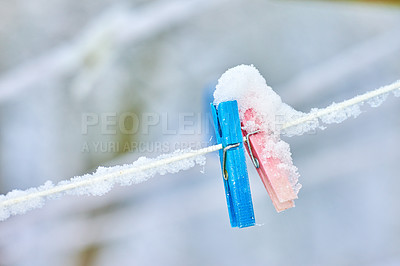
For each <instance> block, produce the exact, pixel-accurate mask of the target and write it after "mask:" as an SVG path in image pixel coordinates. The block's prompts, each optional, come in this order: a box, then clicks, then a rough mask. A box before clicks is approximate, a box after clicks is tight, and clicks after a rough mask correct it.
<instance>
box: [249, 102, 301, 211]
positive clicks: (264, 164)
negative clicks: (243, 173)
mask: <svg viewBox="0 0 400 266" xmlns="http://www.w3.org/2000/svg"><path fill="white" fill-rule="evenodd" d="M256 117H257V116H256V114H255V112H254V111H253V110H252V109H249V110H247V111H246V112H245V115H244V120H243V121H242V124H245V123H248V122H250V123H251V124H253V125H259V124H260V122H259V121H258V120H257V118H256ZM242 132H243V136H245V138H246V150H247V152H248V154H249V156H250V158H251V159H252V161H253V164H254V166H255V167H256V170H257V172H258V174H259V175H260V178H261V180H262V182H263V184H264V186H265V188H266V189H267V192H268V194H269V196H270V198H271V200H272V203H273V204H274V207H275V209H276V210H277V211H278V212H281V211H283V210H286V209H289V208H292V207H294V199H297V195H296V193H295V192H294V190H293V188H292V186H291V184H290V181H289V176H288V173H287V171H286V170H285V169H283V168H282V167H280V165H281V164H282V162H281V160H279V159H278V158H274V157H271V156H267V155H266V154H265V153H266V151H265V147H266V145H267V143H268V140H269V139H271V136H269V135H268V133H267V132H263V131H260V130H256V131H254V132H247V131H246V130H244V129H242Z"/></svg>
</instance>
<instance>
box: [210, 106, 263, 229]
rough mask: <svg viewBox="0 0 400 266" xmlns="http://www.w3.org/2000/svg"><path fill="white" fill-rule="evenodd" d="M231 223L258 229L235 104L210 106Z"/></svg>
mask: <svg viewBox="0 0 400 266" xmlns="http://www.w3.org/2000/svg"><path fill="white" fill-rule="evenodd" d="M211 111H212V115H213V120H214V128H215V135H216V139H217V142H218V143H221V144H222V147H223V148H222V150H220V152H219V156H220V160H221V169H222V176H223V180H224V187H225V195H226V201H227V205H228V212H229V219H230V222H231V226H232V227H239V228H243V227H248V226H253V225H255V218H254V210H253V202H252V199H251V192H250V184H249V177H248V174H247V167H246V160H245V155H244V147H243V137H242V132H241V126H240V119H239V110H238V105H237V102H236V101H227V102H222V103H220V104H219V105H218V108H216V106H215V105H213V104H211Z"/></svg>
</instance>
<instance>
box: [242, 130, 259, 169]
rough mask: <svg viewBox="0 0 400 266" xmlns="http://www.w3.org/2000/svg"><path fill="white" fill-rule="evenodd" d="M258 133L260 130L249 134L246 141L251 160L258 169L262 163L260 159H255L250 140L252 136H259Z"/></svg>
mask: <svg viewBox="0 0 400 266" xmlns="http://www.w3.org/2000/svg"><path fill="white" fill-rule="evenodd" d="M258 132H260V130H256V131H254V132H250V133H248V134H247V135H246V140H245V141H246V143H247V147H248V148H249V155H250V158H251V160H252V161H253V164H254V166H255V167H256V168H257V169H258V168H260V162H259V161H258V159H257V158H256V157H254V155H253V150H252V148H251V145H250V141H249V138H250V136H251V135H254V134H257V133H258Z"/></svg>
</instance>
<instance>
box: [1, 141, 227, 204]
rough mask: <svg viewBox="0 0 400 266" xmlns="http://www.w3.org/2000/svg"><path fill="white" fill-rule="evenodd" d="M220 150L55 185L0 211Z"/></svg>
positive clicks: (204, 150) (214, 148)
mask: <svg viewBox="0 0 400 266" xmlns="http://www.w3.org/2000/svg"><path fill="white" fill-rule="evenodd" d="M220 149H222V144H218V145H214V146H209V147H206V148H202V149H199V150H193V151H189V152H187V153H183V154H178V155H175V156H172V157H168V158H164V159H160V160H157V161H155V162H150V163H147V164H144V165H141V166H138V167H133V168H127V169H117V170H116V171H114V172H110V173H105V174H104V175H100V176H96V177H93V178H90V179H84V180H80V181H77V182H72V183H68V184H62V185H57V186H55V187H52V188H49V189H46V190H43V191H38V192H34V193H30V194H28V195H24V196H20V197H15V198H11V199H6V200H3V201H1V202H0V210H1V209H2V208H6V207H9V206H12V205H17V204H20V203H24V202H28V201H31V200H34V199H39V198H43V197H48V196H51V195H55V194H58V193H60V192H65V191H70V190H74V189H77V188H80V187H86V186H90V185H94V184H98V183H101V182H103V181H107V180H110V179H117V178H119V177H120V176H123V175H129V174H134V173H138V172H143V171H146V170H149V169H153V168H160V167H162V166H165V165H168V164H171V163H174V162H178V161H182V160H185V159H190V158H194V157H198V156H201V155H204V154H207V153H210V152H214V151H217V150H220Z"/></svg>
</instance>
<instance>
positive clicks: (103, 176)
mask: <svg viewBox="0 0 400 266" xmlns="http://www.w3.org/2000/svg"><path fill="white" fill-rule="evenodd" d="M191 152H192V150H190V149H186V150H177V151H175V152H173V153H170V154H163V155H160V156H158V157H157V158H155V159H149V158H145V157H141V158H139V159H138V160H137V161H135V162H134V163H132V164H125V165H121V166H119V165H118V166H113V167H102V166H100V167H99V168H97V170H96V172H94V173H93V174H86V175H83V176H76V177H73V178H71V179H70V180H67V181H61V182H59V183H58V184H57V185H54V184H53V183H52V182H51V181H47V182H46V183H45V184H44V185H42V186H40V187H38V188H30V189H27V190H13V191H11V192H9V193H7V195H0V221H3V220H5V219H7V218H9V217H10V216H11V215H16V214H24V213H26V212H27V211H30V210H32V209H36V208H41V207H42V206H43V205H44V203H45V201H46V200H47V199H55V198H59V197H61V196H62V195H65V194H68V195H93V196H102V195H104V194H105V193H107V192H109V191H110V190H111V189H112V188H113V186H114V185H116V184H119V185H121V186H129V185H132V184H139V183H142V182H144V181H147V180H148V179H149V178H151V177H153V176H154V175H155V174H160V175H165V174H167V173H177V172H179V171H182V170H187V169H190V168H192V167H193V166H195V165H196V164H198V165H204V164H205V162H206V159H205V156H204V155H196V156H193V157H189V158H184V159H183V160H179V161H176V162H169V163H165V164H164V163H161V162H162V161H161V160H163V159H168V158H172V157H177V156H179V155H183V154H187V153H191ZM148 166H151V167H148ZM16 199H18V201H15V200H16Z"/></svg>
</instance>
